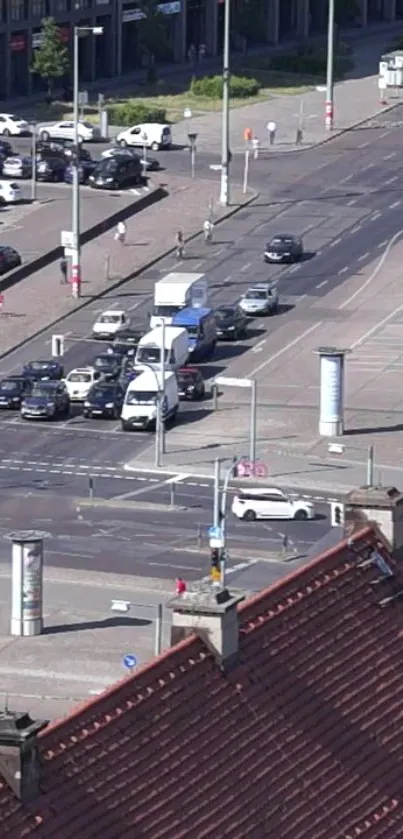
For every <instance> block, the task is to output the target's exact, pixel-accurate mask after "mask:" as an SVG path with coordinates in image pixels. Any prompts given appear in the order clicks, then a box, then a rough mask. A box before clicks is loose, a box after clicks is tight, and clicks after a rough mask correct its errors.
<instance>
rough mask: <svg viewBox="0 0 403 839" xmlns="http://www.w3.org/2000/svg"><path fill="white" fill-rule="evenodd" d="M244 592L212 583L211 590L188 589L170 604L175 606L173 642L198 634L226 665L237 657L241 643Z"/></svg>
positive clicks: (221, 662)
mask: <svg viewBox="0 0 403 839" xmlns="http://www.w3.org/2000/svg"><path fill="white" fill-rule="evenodd" d="M242 600H244V595H243V594H239V595H236V596H232V595H231V594H230V593H229V591H228V589H226V588H224V589H222V588H218V587H217V589H216V587H215V586H211V588H210V589H209V590H208V591H186V592H184V593H183V594H181V595H180V596H178V597H173V598H172V600H170V601H169V603H168V604H167V605H168V607H169V608H170V609H172V627H171V644H172V645H174V644H178V643H179V641H183V639H184V638H188V637H189V635H198V636H199V638H201V639H202V640H203V641H204V643H205V644H206V646H207V647H208V648H209V650H211V652H212V653H213V654H214V656H215V658H216V660H217V663H218V664H219V666H220V667H222V668H223V669H227V668H229V667H231V665H232V664H233V663H234V662H235V661H236V658H237V655H238V644H239V621H238V611H237V606H238V603H240V602H241V601H242Z"/></svg>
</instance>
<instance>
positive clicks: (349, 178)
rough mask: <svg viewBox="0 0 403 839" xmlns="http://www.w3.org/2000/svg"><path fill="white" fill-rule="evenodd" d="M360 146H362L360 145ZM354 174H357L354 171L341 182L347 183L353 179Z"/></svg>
mask: <svg viewBox="0 0 403 839" xmlns="http://www.w3.org/2000/svg"><path fill="white" fill-rule="evenodd" d="M358 148H360V146H358ZM354 174H355V173H354V172H352V173H351V175H347V177H346V178H342V179H341V181H340V183H341V184H346V183H347V181H351V178H353V177H354Z"/></svg>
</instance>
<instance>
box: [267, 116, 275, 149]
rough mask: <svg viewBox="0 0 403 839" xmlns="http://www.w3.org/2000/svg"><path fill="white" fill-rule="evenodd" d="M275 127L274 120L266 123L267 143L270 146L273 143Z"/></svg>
mask: <svg viewBox="0 0 403 839" xmlns="http://www.w3.org/2000/svg"><path fill="white" fill-rule="evenodd" d="M276 129H277V126H276V123H275V122H274V120H270V122H268V123H267V130H268V132H269V143H270V145H271V146H273V145H274V141H275V139H276Z"/></svg>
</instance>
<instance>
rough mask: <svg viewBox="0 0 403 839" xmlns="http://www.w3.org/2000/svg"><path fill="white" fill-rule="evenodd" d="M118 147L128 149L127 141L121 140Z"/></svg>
mask: <svg viewBox="0 0 403 839" xmlns="http://www.w3.org/2000/svg"><path fill="white" fill-rule="evenodd" d="M118 146H120V147H121V148H122V149H125V148H127V140H119V141H118Z"/></svg>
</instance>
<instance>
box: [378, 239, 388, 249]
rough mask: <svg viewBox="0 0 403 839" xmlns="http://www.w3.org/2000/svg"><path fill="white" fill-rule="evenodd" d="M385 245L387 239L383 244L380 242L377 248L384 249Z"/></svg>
mask: <svg viewBox="0 0 403 839" xmlns="http://www.w3.org/2000/svg"><path fill="white" fill-rule="evenodd" d="M387 244H388V240H387V239H385V241H384V242H381V243H380V244H379V245H378V248H386V245H387Z"/></svg>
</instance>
